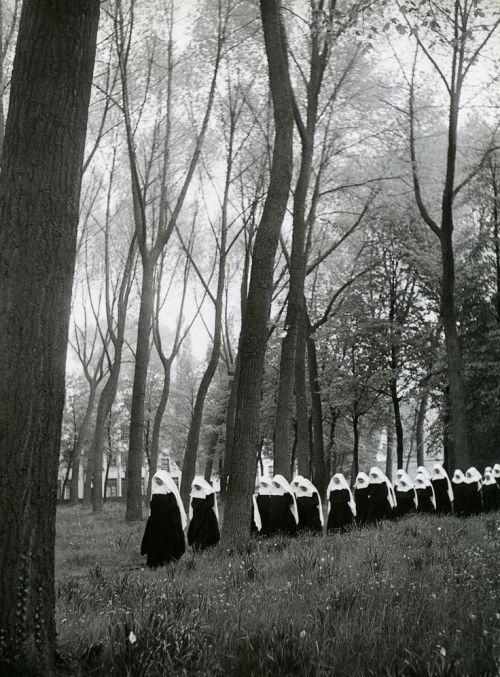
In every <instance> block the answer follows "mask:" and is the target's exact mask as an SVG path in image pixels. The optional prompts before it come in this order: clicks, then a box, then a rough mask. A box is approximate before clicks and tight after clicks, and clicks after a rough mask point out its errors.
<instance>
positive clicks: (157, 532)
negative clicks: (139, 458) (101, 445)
mask: <svg viewBox="0 0 500 677" xmlns="http://www.w3.org/2000/svg"><path fill="white" fill-rule="evenodd" d="M151 485H152V486H151V502H150V514H149V517H148V521H147V523H146V529H145V531H144V536H143V537H142V543H141V555H146V564H147V566H148V567H151V568H153V569H155V568H156V567H159V566H163V565H164V564H167V563H168V562H175V561H177V560H178V559H180V558H181V557H182V555H183V554H184V551H185V549H186V544H185V541H184V529H185V528H186V525H187V519H186V513H185V511H184V506H183V505H182V501H181V497H180V495H179V490H178V489H177V485H176V484H175V482H174V480H173V479H172V477H170V475H169V474H168V473H167V472H166V471H165V470H158V471H157V472H156V473H155V474H154V475H153V479H152V482H151Z"/></svg>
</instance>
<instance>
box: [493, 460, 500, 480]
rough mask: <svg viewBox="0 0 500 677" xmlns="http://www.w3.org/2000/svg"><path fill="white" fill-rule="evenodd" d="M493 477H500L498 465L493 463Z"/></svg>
mask: <svg viewBox="0 0 500 677" xmlns="http://www.w3.org/2000/svg"><path fill="white" fill-rule="evenodd" d="M493 477H495V478H496V477H500V463H495V465H494V466H493Z"/></svg>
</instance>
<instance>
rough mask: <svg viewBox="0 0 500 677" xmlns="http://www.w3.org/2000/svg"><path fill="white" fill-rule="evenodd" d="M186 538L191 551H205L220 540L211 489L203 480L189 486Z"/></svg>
mask: <svg viewBox="0 0 500 677" xmlns="http://www.w3.org/2000/svg"><path fill="white" fill-rule="evenodd" d="M190 497H191V500H190V502H189V520H190V521H189V527H188V532H187V538H188V543H189V545H190V546H191V547H192V548H193V550H195V551H197V550H205V549H206V548H209V547H210V546H212V545H216V544H217V543H218V542H219V540H220V531H219V510H218V507H217V496H216V495H215V491H214V489H213V487H212V486H211V485H210V484H209V483H208V482H207V480H205V479H202V478H200V479H195V480H193V483H192V485H191V493H190Z"/></svg>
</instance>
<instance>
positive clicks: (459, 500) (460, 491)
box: [451, 481, 469, 517]
mask: <svg viewBox="0 0 500 677" xmlns="http://www.w3.org/2000/svg"><path fill="white" fill-rule="evenodd" d="M451 486H452V487H453V510H454V513H455V515H457V516H458V517H466V516H467V515H468V514H469V512H468V508H467V505H466V500H465V499H466V490H465V487H466V486H467V485H466V484H465V482H453V481H452V483H451Z"/></svg>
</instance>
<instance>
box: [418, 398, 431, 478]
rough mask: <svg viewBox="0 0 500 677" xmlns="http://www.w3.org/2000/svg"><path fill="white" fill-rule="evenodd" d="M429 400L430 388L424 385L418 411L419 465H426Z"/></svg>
mask: <svg viewBox="0 0 500 677" xmlns="http://www.w3.org/2000/svg"><path fill="white" fill-rule="evenodd" d="M428 401H429V390H428V388H426V387H425V386H424V389H423V391H422V394H421V396H420V402H419V404H418V412H417V426H416V427H417V466H421V465H425V415H426V412H427V402H428Z"/></svg>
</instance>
